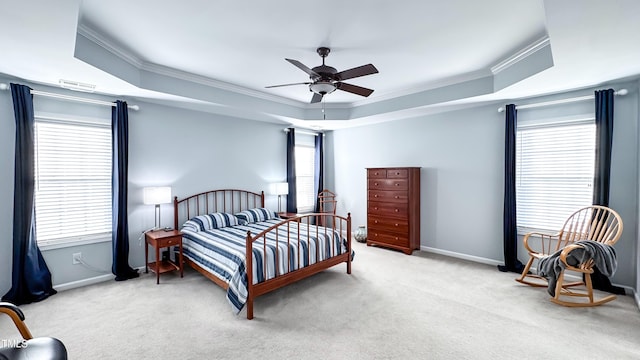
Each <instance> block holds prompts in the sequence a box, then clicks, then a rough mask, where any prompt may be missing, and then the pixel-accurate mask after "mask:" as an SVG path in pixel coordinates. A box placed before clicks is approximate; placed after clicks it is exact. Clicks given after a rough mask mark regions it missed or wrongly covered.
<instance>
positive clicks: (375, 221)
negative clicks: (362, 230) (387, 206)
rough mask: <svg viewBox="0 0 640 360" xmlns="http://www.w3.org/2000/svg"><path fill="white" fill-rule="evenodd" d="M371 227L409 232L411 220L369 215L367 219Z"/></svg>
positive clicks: (388, 230)
mask: <svg viewBox="0 0 640 360" xmlns="http://www.w3.org/2000/svg"><path fill="white" fill-rule="evenodd" d="M367 227H368V228H369V229H380V230H381V231H386V232H390V231H391V232H397V233H400V234H408V233H409V221H407V219H406V218H405V219H400V218H398V219H394V218H390V217H380V216H369V219H368V221H367Z"/></svg>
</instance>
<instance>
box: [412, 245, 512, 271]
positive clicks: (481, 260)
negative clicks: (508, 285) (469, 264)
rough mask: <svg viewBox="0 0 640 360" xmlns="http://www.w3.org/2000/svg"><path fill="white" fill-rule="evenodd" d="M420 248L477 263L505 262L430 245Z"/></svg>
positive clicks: (499, 263)
mask: <svg viewBox="0 0 640 360" xmlns="http://www.w3.org/2000/svg"><path fill="white" fill-rule="evenodd" d="M420 250H421V251H426V252H430V253H434V254H440V255H446V256H450V257H454V258H458V259H463V260H469V261H473V262H477V263H481V264H487V265H494V266H498V265H502V264H503V262H501V261H496V260H492V259H487V258H483V257H479V256H473V255H467V254H461V253H457V252H453V251H448V250H442V249H436V248H432V247H428V246H420Z"/></svg>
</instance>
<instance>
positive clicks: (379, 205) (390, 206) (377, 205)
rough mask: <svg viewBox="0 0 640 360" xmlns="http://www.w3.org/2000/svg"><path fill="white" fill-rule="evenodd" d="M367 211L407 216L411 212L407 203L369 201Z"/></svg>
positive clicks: (371, 213)
mask: <svg viewBox="0 0 640 360" xmlns="http://www.w3.org/2000/svg"><path fill="white" fill-rule="evenodd" d="M368 205H369V206H368V207H367V212H368V213H369V214H370V215H374V216H375V215H382V216H393V217H401V218H406V217H407V215H408V213H409V207H408V206H407V204H401V203H384V202H377V201H369V204H368Z"/></svg>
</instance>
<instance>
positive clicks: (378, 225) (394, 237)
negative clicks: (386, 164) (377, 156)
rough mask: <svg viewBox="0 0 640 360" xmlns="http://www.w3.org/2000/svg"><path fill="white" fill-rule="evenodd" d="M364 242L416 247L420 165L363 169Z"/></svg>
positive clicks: (408, 250)
mask: <svg viewBox="0 0 640 360" xmlns="http://www.w3.org/2000/svg"><path fill="white" fill-rule="evenodd" d="M367 227H368V230H367V245H379V246H384V247H387V248H393V249H397V250H401V251H403V252H405V253H406V254H411V253H412V252H413V250H416V249H419V248H420V168H419V167H398V168H367Z"/></svg>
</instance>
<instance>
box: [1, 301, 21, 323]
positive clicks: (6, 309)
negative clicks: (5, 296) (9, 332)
mask: <svg viewBox="0 0 640 360" xmlns="http://www.w3.org/2000/svg"><path fill="white" fill-rule="evenodd" d="M0 313H5V314H7V315H9V316H11V315H10V314H11V313H15V314H16V315H18V317H19V318H20V320H24V319H25V317H24V313H23V312H22V310H20V308H19V307H17V306H15V305H14V304H12V303H10V302H5V301H0Z"/></svg>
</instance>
